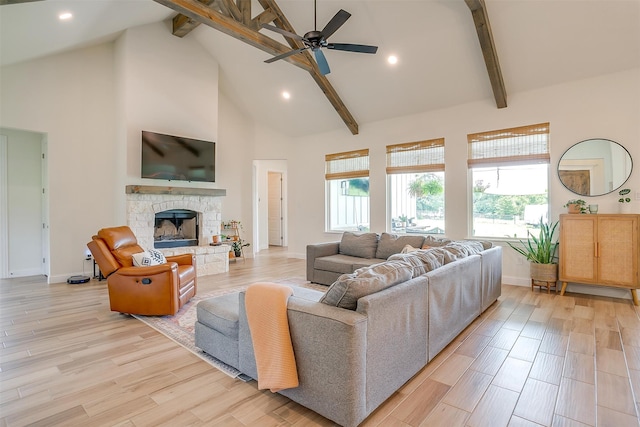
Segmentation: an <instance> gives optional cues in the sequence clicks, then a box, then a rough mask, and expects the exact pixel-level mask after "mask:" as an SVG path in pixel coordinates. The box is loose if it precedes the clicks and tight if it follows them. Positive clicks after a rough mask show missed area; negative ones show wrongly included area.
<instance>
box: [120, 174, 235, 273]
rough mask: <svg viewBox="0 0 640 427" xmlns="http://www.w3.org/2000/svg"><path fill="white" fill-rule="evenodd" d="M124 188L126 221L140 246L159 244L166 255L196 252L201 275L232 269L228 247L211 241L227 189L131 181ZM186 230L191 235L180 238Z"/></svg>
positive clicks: (219, 221)
mask: <svg viewBox="0 0 640 427" xmlns="http://www.w3.org/2000/svg"><path fill="white" fill-rule="evenodd" d="M125 192H126V194H127V225H128V226H129V227H130V228H131V230H132V231H133V233H134V234H135V235H136V237H137V239H138V244H139V245H140V246H142V247H143V248H145V249H149V248H154V247H155V248H159V250H161V251H162V252H163V253H164V254H165V256H170V255H179V254H184V253H193V254H195V255H196V269H197V272H198V276H204V275H208V274H216V273H223V272H226V271H229V256H228V252H229V247H228V246H227V245H221V246H210V245H209V243H211V236H213V235H214V234H219V232H220V223H221V221H222V196H225V195H226V190H220V189H206V188H185V187H162V186H145V185H128V186H126V188H125ZM157 215H159V216H160V218H159V219H156V216H157ZM163 221H168V222H163ZM170 224H172V225H173V227H172V226H171V225H170ZM163 225H164V226H163ZM174 228H175V232H174ZM185 233H186V234H187V235H189V238H188V239H182V238H181V237H184V236H185ZM170 234H172V235H173V236H172V237H170V238H169V237H168V236H169V235H170ZM163 241H164V243H165V244H163V243H162V242H163ZM186 241H188V242H186ZM158 242H160V243H161V244H160V245H159V246H158Z"/></svg>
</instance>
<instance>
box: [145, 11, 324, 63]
mask: <svg viewBox="0 0 640 427" xmlns="http://www.w3.org/2000/svg"><path fill="white" fill-rule="evenodd" d="M154 1H155V2H156V3H160V4H161V5H163V6H167V7H168V8H170V9H173V10H175V11H176V12H178V13H181V14H183V15H185V16H187V17H188V18H190V19H193V20H194V21H197V22H200V23H201V24H204V25H206V26H208V27H211V28H214V29H216V30H218V31H221V32H223V33H225V34H227V35H230V36H231V37H234V38H236V39H238V40H241V41H243V42H245V43H247V44H249V45H251V46H253V47H256V48H258V49H260V50H262V51H264V52H267V53H268V54H270V55H274V56H275V55H280V54H283V53H285V52H288V51H289V50H290V49H289V47H288V46H286V45H284V44H282V43H279V42H277V41H275V40H273V39H271V38H269V37H267V36H265V35H263V34H261V33H259V32H257V31H255V30H254V29H252V28H250V27H248V26H246V25H244V24H242V23H240V22H238V21H236V20H234V19H233V18H231V17H228V16H225V15H223V14H222V13H220V12H218V11H216V10H213V9H211V8H209V7H207V6H205V5H203V4H202V3H200V2H199V1H198V0H154ZM283 61H287V62H289V63H291V64H293V65H295V66H297V67H300V68H302V69H303V70H305V71H310V70H311V67H312V64H310V63H309V61H308V60H307V59H306V58H305V57H304V56H302V55H292V56H290V57H288V58H285V59H283Z"/></svg>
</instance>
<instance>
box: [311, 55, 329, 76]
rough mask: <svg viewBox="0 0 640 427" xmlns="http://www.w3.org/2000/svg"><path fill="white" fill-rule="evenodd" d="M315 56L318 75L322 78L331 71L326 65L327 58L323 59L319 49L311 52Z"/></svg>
mask: <svg viewBox="0 0 640 427" xmlns="http://www.w3.org/2000/svg"><path fill="white" fill-rule="evenodd" d="M313 53H314V54H315V56H316V62H317V63H318V68H319V69H320V74H322V75H323V76H325V75H327V74H329V73H330V72H331V69H330V68H329V64H328V63H327V58H325V56H324V53H322V51H321V50H320V49H316V50H314V51H313Z"/></svg>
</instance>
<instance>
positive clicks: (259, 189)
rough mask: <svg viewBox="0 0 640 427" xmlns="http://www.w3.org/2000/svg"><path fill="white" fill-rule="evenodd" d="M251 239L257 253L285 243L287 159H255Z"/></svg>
mask: <svg viewBox="0 0 640 427" xmlns="http://www.w3.org/2000/svg"><path fill="white" fill-rule="evenodd" d="M253 173H254V177H253V178H254V180H253V181H254V193H253V215H254V222H253V233H254V234H253V239H254V243H255V245H254V248H255V250H256V252H258V251H261V250H264V249H269V247H270V246H274V247H286V246H287V239H288V238H287V161H286V160H254V161H253Z"/></svg>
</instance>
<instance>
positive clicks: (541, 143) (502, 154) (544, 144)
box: [467, 123, 551, 167]
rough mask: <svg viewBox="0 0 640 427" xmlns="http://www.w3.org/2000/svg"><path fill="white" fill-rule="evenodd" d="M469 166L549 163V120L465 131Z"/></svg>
mask: <svg viewBox="0 0 640 427" xmlns="http://www.w3.org/2000/svg"><path fill="white" fill-rule="evenodd" d="M467 140H468V142H469V157H468V160H467V163H468V165H469V167H472V166H474V165H495V164H510V165H518V164H531V163H549V162H550V161H551V157H550V155H549V123H539V124H537V125H530V126H522V127H517V128H511V129H501V130H495V131H490V132H480V133H472V134H470V135H467Z"/></svg>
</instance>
